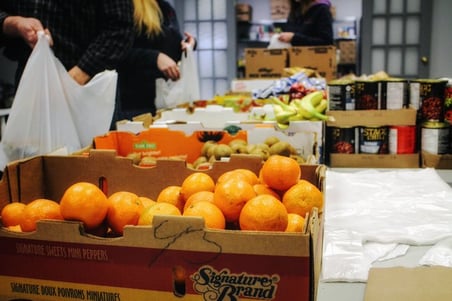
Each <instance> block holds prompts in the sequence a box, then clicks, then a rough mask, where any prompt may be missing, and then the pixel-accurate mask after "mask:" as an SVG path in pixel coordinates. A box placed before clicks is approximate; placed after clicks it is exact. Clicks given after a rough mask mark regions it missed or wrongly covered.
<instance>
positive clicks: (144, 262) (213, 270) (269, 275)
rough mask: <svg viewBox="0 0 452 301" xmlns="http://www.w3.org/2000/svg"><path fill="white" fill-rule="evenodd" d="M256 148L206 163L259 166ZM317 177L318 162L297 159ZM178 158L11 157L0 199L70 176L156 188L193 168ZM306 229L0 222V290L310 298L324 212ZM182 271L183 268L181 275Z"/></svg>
mask: <svg viewBox="0 0 452 301" xmlns="http://www.w3.org/2000/svg"><path fill="white" fill-rule="evenodd" d="M261 164H262V161H261V160H260V159H258V160H257V158H256V157H243V156H239V157H233V158H231V160H230V161H229V162H218V163H215V164H214V166H213V167H212V169H210V170H207V171H205V172H206V173H209V174H210V175H211V176H212V177H213V178H214V179H216V178H217V177H218V176H219V175H220V174H221V173H223V172H225V171H227V170H231V169H234V168H239V167H240V168H248V169H250V170H253V171H255V172H256V171H258V170H259V169H260V167H261ZM302 170H303V174H302V178H304V179H306V180H308V181H310V182H311V183H314V184H315V185H317V186H318V187H320V188H321V187H323V185H324V184H323V183H324V175H325V168H324V166H323V165H306V166H302ZM192 172H193V170H190V169H189V168H187V167H186V165H185V162H184V161H174V160H172V161H171V160H161V161H159V162H158V164H157V166H156V167H153V168H139V167H137V166H134V165H133V164H132V162H131V160H129V159H126V158H122V157H118V156H116V153H115V152H114V151H105V150H104V151H98V150H92V151H91V152H90V154H89V156H39V157H34V158H30V159H27V160H23V161H18V162H14V163H11V164H10V165H8V166H7V167H6V169H5V174H4V177H3V178H2V181H0V201H1V203H0V208H3V206H5V205H6V204H7V203H8V202H17V201H22V202H24V203H27V202H30V201H31V200H33V199H36V198H43V197H45V198H49V199H55V200H58V199H60V198H61V196H62V194H63V192H64V190H65V189H66V188H67V187H69V185H70V184H72V183H74V182H77V181H87V182H91V183H94V184H98V183H99V180H100V179H101V178H102V179H103V181H106V182H107V184H108V185H107V187H108V192H109V193H113V192H115V191H119V190H128V191H132V192H135V193H137V194H140V195H148V196H149V197H151V198H155V197H157V195H156V194H157V193H158V191H160V190H161V189H162V188H163V187H165V186H167V185H172V184H175V183H179V182H180V181H181V180H182V179H184V178H185V177H186V176H187V175H189V174H190V173H192ZM308 220H309V221H308V225H307V227H306V232H304V233H276V232H259V231H240V230H209V229H206V228H204V223H203V220H202V219H201V218H185V217H171V216H161V217H156V218H155V219H154V221H153V225H152V226H127V227H126V228H125V231H124V235H123V236H122V237H116V238H101V237H97V236H93V235H90V234H86V233H85V232H84V230H83V227H82V224H81V223H79V222H70V221H50V220H48V221H40V222H38V227H37V230H36V231H35V232H29V233H18V232H13V231H10V230H8V229H7V228H0V245H1V246H2V247H1V248H0V260H1V261H2V262H3V264H1V265H0V300H13V299H17V300H19V299H20V300H25V299H26V300H33V301H37V300H46V301H49V300H123V301H126V300H131V301H136V300H162V301H165V300H199V301H202V300H250V299H252V300H280V301H286V300H293V298H294V296H296V298H297V300H301V301H313V300H315V299H316V290H317V282H318V276H319V272H320V262H321V254H322V227H323V223H322V217H321V215H320V214H318V213H317V212H316V211H313V212H312V214H311V217H310V218H309V219H308ZM181 275H182V276H181Z"/></svg>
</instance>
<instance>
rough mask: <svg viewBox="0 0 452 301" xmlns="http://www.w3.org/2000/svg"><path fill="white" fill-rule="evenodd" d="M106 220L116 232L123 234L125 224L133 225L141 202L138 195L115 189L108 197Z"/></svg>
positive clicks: (137, 217) (137, 216)
mask: <svg viewBox="0 0 452 301" xmlns="http://www.w3.org/2000/svg"><path fill="white" fill-rule="evenodd" d="M108 202H109V205H108V212H107V222H108V225H109V226H110V228H111V229H112V230H113V231H114V232H115V233H118V234H123V231H124V227H125V226H126V225H133V226H135V225H136V224H137V223H138V219H139V218H140V214H141V213H142V212H143V204H142V203H141V201H140V199H139V198H138V195H136V194H135V193H133V192H129V191H117V192H115V193H113V194H112V195H110V196H109V197H108Z"/></svg>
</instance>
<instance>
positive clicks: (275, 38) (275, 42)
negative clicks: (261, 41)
mask: <svg viewBox="0 0 452 301" xmlns="http://www.w3.org/2000/svg"><path fill="white" fill-rule="evenodd" d="M290 47H292V44H290V43H286V42H281V41H280V40H279V34H277V33H276V34H274V35H272V37H271V39H270V43H268V46H267V48H268V49H281V48H290Z"/></svg>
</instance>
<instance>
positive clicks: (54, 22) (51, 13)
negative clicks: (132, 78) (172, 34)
mask: <svg viewBox="0 0 452 301" xmlns="http://www.w3.org/2000/svg"><path fill="white" fill-rule="evenodd" d="M10 15H12V16H14V15H16V16H17V15H18V16H25V17H34V18H37V19H39V20H40V21H41V22H42V24H43V26H44V27H46V28H48V29H49V30H50V33H51V35H52V39H53V47H52V49H53V51H54V53H55V55H56V57H58V59H59V60H60V61H61V62H62V63H63V65H64V66H65V67H66V68H67V69H70V68H72V67H74V66H75V65H78V66H79V67H80V68H81V69H82V70H83V71H85V72H86V73H88V74H89V75H91V76H94V75H95V74H97V73H99V72H101V71H104V70H105V69H115V68H116V66H117V64H118V62H119V61H120V60H121V59H122V58H123V56H124V54H125V53H126V52H127V50H128V49H129V48H130V46H131V45H132V42H133V41H132V39H133V5H132V3H131V1H129V0H98V1H93V0H77V1H61V0H39V1H38V0H36V1H26V0H1V1H0V29H1V28H2V25H3V22H4V20H5V18H6V17H8V16H10ZM2 46H5V50H4V55H5V56H6V57H7V58H9V59H11V60H14V61H17V62H18V66H19V67H18V70H17V74H16V81H17V82H18V81H19V79H20V76H21V74H22V71H23V68H24V66H25V64H26V61H27V60H28V57H29V55H30V53H31V48H30V47H29V46H28V45H26V44H25V42H24V41H23V40H22V39H20V38H12V37H7V36H6V35H4V34H3V33H2V32H1V30H0V47H2Z"/></svg>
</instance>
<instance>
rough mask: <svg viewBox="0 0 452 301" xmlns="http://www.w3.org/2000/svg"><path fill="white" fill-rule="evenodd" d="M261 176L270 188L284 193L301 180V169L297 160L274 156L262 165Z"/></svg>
mask: <svg viewBox="0 0 452 301" xmlns="http://www.w3.org/2000/svg"><path fill="white" fill-rule="evenodd" d="M260 175H261V177H262V181H263V182H264V183H265V184H267V185H268V186H269V187H270V188H272V189H276V190H280V191H284V190H287V189H289V188H290V187H291V186H292V185H295V184H296V183H297V182H298V181H299V180H300V176H301V168H300V165H299V164H298V162H297V161H296V160H295V159H292V158H290V157H285V156H280V155H272V156H270V157H268V159H267V160H266V161H265V162H264V164H263V165H262V168H261V171H260Z"/></svg>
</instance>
